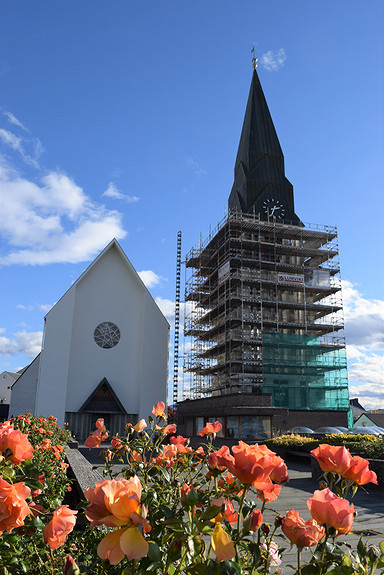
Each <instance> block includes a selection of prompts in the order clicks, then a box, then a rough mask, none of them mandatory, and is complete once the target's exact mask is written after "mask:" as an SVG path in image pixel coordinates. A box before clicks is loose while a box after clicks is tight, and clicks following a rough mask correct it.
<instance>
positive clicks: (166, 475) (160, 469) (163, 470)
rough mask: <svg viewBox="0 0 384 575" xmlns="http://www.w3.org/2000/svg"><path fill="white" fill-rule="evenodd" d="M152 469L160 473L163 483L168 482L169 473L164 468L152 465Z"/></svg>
mask: <svg viewBox="0 0 384 575" xmlns="http://www.w3.org/2000/svg"><path fill="white" fill-rule="evenodd" d="M154 467H155V468H156V469H158V470H159V471H160V473H161V474H162V476H163V477H164V479H165V481H170V479H171V478H170V476H169V473H168V471H167V470H166V469H165V468H164V467H162V466H161V465H154Z"/></svg>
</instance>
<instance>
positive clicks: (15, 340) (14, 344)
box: [0, 330, 43, 357]
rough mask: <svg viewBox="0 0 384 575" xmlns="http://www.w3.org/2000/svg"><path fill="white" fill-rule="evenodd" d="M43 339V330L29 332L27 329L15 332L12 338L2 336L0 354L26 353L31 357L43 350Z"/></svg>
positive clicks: (0, 338)
mask: <svg viewBox="0 0 384 575" xmlns="http://www.w3.org/2000/svg"><path fill="white" fill-rule="evenodd" d="M42 339H43V332H42V331H31V332H27V331H26V330H23V331H19V332H17V333H15V334H14V336H13V337H12V339H11V338H8V337H0V356H13V355H15V354H16V353H24V354H26V355H28V356H29V357H35V356H36V355H37V354H38V353H39V352H40V351H41V342H42Z"/></svg>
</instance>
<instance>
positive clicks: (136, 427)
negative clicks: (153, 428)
mask: <svg viewBox="0 0 384 575" xmlns="http://www.w3.org/2000/svg"><path fill="white" fill-rule="evenodd" d="M131 427H132V429H134V430H135V431H137V433H140V431H143V429H145V428H146V427H147V423H146V421H145V419H140V421H138V422H137V423H136V425H132V426H131Z"/></svg>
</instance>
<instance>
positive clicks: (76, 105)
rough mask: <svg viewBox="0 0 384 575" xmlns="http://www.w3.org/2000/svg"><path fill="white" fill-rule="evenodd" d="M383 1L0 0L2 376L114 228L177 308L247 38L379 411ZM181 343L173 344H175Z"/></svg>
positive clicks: (218, 204) (383, 395)
mask: <svg viewBox="0 0 384 575" xmlns="http://www.w3.org/2000/svg"><path fill="white" fill-rule="evenodd" d="M383 22H384V3H383V2H382V0H365V1H364V0H358V1H357V0H349V1H348V2H345V1H343V0H322V2H318V1H315V0H291V1H290V2H287V1H286V0H268V1H267V0H241V1H240V0H237V1H235V0H232V1H229V0H220V1H219V0H210V1H209V2H207V0H195V1H194V2H182V1H180V0H177V1H171V0H165V1H163V2H160V1H156V0H148V1H142V2H133V1H130V0H113V1H112V2H105V1H101V0H82V1H81V2H78V1H76V0H66V1H64V0H55V1H51V2H47V1H46V0H34V1H33V2H31V1H30V0H24V1H22V0H17V1H11V0H3V2H2V3H1V5H0V186H1V188H0V189H1V226H0V242H1V243H0V266H1V267H0V274H1V283H2V298H1V302H0V372H1V371H3V370H9V371H12V370H16V369H18V368H20V367H22V366H24V365H26V364H28V363H29V362H30V361H31V359H32V358H33V357H34V355H35V354H36V353H37V352H38V351H39V346H40V344H41V335H42V329H43V318H44V315H45V313H46V312H47V311H48V309H49V308H50V306H52V305H53V304H54V303H55V302H56V301H57V300H58V299H59V298H60V297H61V295H62V294H63V293H64V292H65V291H66V290H67V289H68V288H69V287H70V285H71V283H72V282H73V281H74V280H75V279H76V278H77V277H78V276H79V275H80V274H81V272H82V271H83V270H84V269H85V268H86V266H87V265H88V264H89V263H90V262H91V261H92V259H93V258H94V257H95V256H96V255H97V254H98V253H99V252H100V251H101V250H102V249H103V248H104V247H105V245H106V244H107V243H108V242H109V240H110V239H112V237H117V238H118V240H119V241H120V243H121V245H122V247H123V249H124V250H125V252H126V254H127V255H128V257H129V258H130V260H131V262H132V264H133V265H134V266H135V268H136V269H137V270H138V271H139V272H146V273H145V274H142V277H143V278H144V279H145V281H146V283H147V285H148V287H149V289H150V291H151V293H152V295H153V296H154V298H156V299H157V301H158V302H159V305H160V306H161V307H162V309H163V310H164V312H165V313H166V314H167V316H168V318H169V319H171V318H172V313H173V300H174V293H175V279H174V276H175V254H176V234H177V231H178V230H182V232H183V254H185V253H186V251H188V250H189V249H190V248H191V247H192V246H193V245H194V244H195V243H197V242H198V241H199V238H200V234H201V233H202V234H203V236H205V235H206V234H207V233H208V232H209V227H210V225H211V226H212V227H213V226H215V225H216V224H217V222H218V221H219V220H221V218H222V217H223V215H224V212H225V209H226V205H227V199H228V195H229V192H230V190H231V186H232V182H233V167H234V161H235V156H236V151H237V145H238V141H239V136H240V131H241V126H242V121H243V116H244V111H245V104H246V100H247V96H248V90H249V85H250V81H251V72H252V68H251V62H250V58H251V53H250V51H251V48H252V46H255V52H256V54H257V56H258V57H259V68H258V72H259V76H260V79H261V83H262V85H263V89H264V92H265V95H266V98H267V101H268V105H269V108H270V111H271V114H272V118H273V120H274V123H275V127H276V130H277V133H278V136H279V139H280V143H281V146H282V148H283V152H284V155H285V165H286V175H287V177H288V178H289V179H290V181H291V182H292V184H293V186H294V191H295V205H296V212H297V214H298V215H299V216H300V218H301V219H302V220H303V221H304V222H310V223H320V224H331V225H337V226H338V230H339V245H340V254H341V264H342V278H343V281H344V290H343V295H344V301H345V319H346V336H347V344H348V356H349V363H350V386H351V395H352V396H353V397H355V396H359V397H360V400H361V402H362V403H363V405H365V406H366V407H367V408H373V407H381V408H384V385H383V383H384V353H383V348H384V301H383V297H384V289H383V287H384V278H383V267H384V266H383V260H384V258H383V242H382V220H383V209H384V200H383V191H384V162H383V158H384V143H383V137H384V136H383V135H384V105H383V102H384V45H383V34H382V26H383ZM171 352H172V349H171Z"/></svg>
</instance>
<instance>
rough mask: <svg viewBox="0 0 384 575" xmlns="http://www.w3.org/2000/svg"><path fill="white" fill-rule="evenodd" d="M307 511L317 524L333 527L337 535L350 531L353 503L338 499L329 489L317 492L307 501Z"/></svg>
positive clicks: (353, 512)
mask: <svg viewBox="0 0 384 575" xmlns="http://www.w3.org/2000/svg"><path fill="white" fill-rule="evenodd" d="M307 505H308V508H309V511H310V513H311V515H312V517H313V519H316V521H317V522H318V523H326V524H327V525H330V526H331V527H334V528H335V529H336V530H337V532H338V534H340V533H349V532H350V531H351V530H352V523H353V516H354V514H355V510H354V507H353V503H351V504H349V502H348V501H347V500H346V499H343V498H342V497H338V496H337V495H335V494H334V493H333V492H332V491H331V490H330V489H328V488H327V489H322V490H317V491H315V493H314V494H313V497H312V498H310V499H307Z"/></svg>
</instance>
